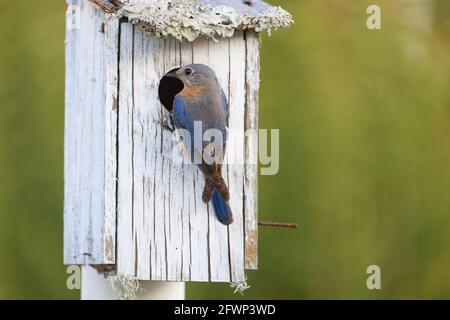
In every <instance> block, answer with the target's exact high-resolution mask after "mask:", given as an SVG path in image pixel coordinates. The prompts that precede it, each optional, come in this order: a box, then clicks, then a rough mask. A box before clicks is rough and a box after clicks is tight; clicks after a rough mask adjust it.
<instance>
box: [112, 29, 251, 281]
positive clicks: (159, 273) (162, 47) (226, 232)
mask: <svg viewBox="0 0 450 320" xmlns="http://www.w3.org/2000/svg"><path fill="white" fill-rule="evenodd" d="M120 44H121V46H120V47H121V50H120V84H119V88H120V92H119V148H118V150H119V162H118V173H119V176H118V178H119V179H118V181H119V183H118V230H117V231H118V237H117V241H118V243H117V248H118V250H117V269H118V272H122V273H127V274H134V275H136V276H138V278H140V279H151V280H167V281H223V282H227V281H240V280H243V279H244V230H245V227H244V200H243V199H244V195H243V192H244V178H245V177H244V174H245V170H244V165H243V163H244V161H243V158H244V154H245V147H244V131H243V129H244V127H245V116H244V114H245V105H246V104H245V100H246V94H245V87H246V85H245V82H246V56H245V55H246V43H245V39H244V36H243V34H242V33H241V34H239V35H238V36H237V37H236V38H233V39H224V40H222V41H219V42H214V41H212V40H208V39H199V40H197V41H195V42H194V43H193V44H191V43H181V42H179V41H177V40H175V39H173V38H168V39H158V38H154V37H149V36H148V35H146V34H145V32H144V31H143V29H141V28H140V27H138V26H133V25H131V24H128V23H122V24H121V39H120ZM192 62H194V63H204V64H207V65H209V66H210V67H212V68H213V69H214V70H215V71H216V73H217V76H218V78H219V81H220V82H221V84H222V86H223V88H224V91H225V92H226V93H227V94H228V98H229V101H230V109H231V117H230V129H238V134H237V135H232V138H231V139H232V140H230V141H229V142H228V145H227V148H228V150H231V151H228V152H227V154H229V153H234V154H238V155H240V157H241V161H240V162H238V163H236V164H233V165H230V166H225V169H224V176H225V179H227V180H228V183H229V187H230V191H231V199H232V200H231V206H232V210H233V214H234V223H233V224H232V225H231V226H230V227H225V226H223V225H221V224H220V223H219V222H218V220H217V219H216V218H215V215H214V209H213V208H212V207H211V206H210V205H206V204H204V203H203V202H202V201H201V194H202V191H203V186H204V178H203V176H202V174H201V173H200V172H199V170H198V169H197V168H196V167H195V166H194V165H192V164H183V165H178V164H175V163H174V162H173V160H172V153H173V152H174V151H173V150H174V148H176V143H177V142H176V140H175V138H174V137H175V136H174V134H173V133H172V132H171V131H170V130H168V129H167V128H166V127H165V126H166V125H167V124H168V123H169V115H168V113H167V111H166V110H165V109H164V108H163V107H162V106H161V104H160V103H159V100H158V96H157V90H158V84H159V80H160V79H161V77H162V76H163V74H164V73H165V72H167V71H168V70H170V69H172V68H173V67H177V66H180V64H190V63H192ZM179 152H181V151H179Z"/></svg>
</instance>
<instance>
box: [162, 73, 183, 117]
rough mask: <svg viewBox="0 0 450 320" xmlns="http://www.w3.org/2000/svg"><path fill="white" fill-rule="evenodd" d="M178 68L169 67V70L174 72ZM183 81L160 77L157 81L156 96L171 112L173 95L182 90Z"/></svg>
mask: <svg viewBox="0 0 450 320" xmlns="http://www.w3.org/2000/svg"><path fill="white" fill-rule="evenodd" d="M179 69H180V68H174V69H171V70H170V71H169V72H176V71H178V70H179ZM183 88H184V85H183V82H182V81H181V80H179V79H175V78H168V77H162V78H161V80H160V82H159V87H158V96H159V101H161V104H162V105H163V106H164V108H166V109H167V111H169V112H172V108H173V100H174V99H175V96H176V95H177V94H179V93H180V92H181V90H183Z"/></svg>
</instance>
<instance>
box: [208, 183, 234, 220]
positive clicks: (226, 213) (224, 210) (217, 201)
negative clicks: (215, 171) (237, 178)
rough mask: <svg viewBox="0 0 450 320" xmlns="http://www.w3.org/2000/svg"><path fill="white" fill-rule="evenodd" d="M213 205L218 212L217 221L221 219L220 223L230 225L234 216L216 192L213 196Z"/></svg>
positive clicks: (215, 191)
mask: <svg viewBox="0 0 450 320" xmlns="http://www.w3.org/2000/svg"><path fill="white" fill-rule="evenodd" d="M211 201H212V204H213V207H214V210H215V211H216V216H217V219H219V221H220V223H222V224H224V225H230V224H231V223H232V222H233V214H232V213H231V208H230V206H229V204H228V203H227V202H225V200H223V198H222V196H221V195H220V193H219V192H218V191H217V189H216V190H214V192H213V195H212V199H211Z"/></svg>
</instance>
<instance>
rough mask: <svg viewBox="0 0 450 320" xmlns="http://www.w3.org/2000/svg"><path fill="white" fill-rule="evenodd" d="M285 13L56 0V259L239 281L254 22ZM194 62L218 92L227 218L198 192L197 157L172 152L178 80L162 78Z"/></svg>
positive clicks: (248, 251) (147, 273) (254, 182)
mask: <svg viewBox="0 0 450 320" xmlns="http://www.w3.org/2000/svg"><path fill="white" fill-rule="evenodd" d="M291 23H292V18H291V16H290V14H289V13H287V12H286V11H284V10H283V9H281V8H279V7H273V6H271V5H269V4H267V3H266V2H263V1H243V0H189V1H188V0H178V1H177V0H172V1H167V0H128V1H126V0H123V1H119V0H110V1H107V0H91V1H86V0H69V1H68V9H67V38H66V105H65V107H66V118H65V204H64V262H65V264H68V265H69V264H75V265H99V266H105V265H108V266H109V265H110V266H114V267H115V270H116V271H117V273H122V274H125V275H130V276H135V277H137V278H138V279H141V280H157V281H211V282H213V281H214V282H230V281H232V282H238V281H242V280H244V279H245V274H244V271H245V269H256V268H257V263H258V262H257V240H258V216H257V214H258V212H257V209H258V208H257V204H258V197H257V194H258V188H257V186H258V172H257V168H258V166H257V158H258V138H257V137H258V136H257V132H256V130H257V129H258V90H259V46H260V40H259V36H258V32H260V31H263V30H267V31H269V32H270V30H272V29H277V28H281V27H287V26H289V25H290V24H291ZM192 63H200V64H205V65H207V66H209V67H210V68H212V69H213V70H214V71H215V73H216V75H217V78H218V80H219V83H220V85H221V86H222V88H223V91H224V92H225V95H226V96H227V99H228V103H229V110H230V117H229V124H228V128H229V130H230V132H231V131H233V134H230V135H229V140H228V142H227V149H226V155H225V157H226V158H227V159H228V160H230V159H231V158H233V159H234V161H229V162H228V164H227V165H224V166H223V168H222V170H223V172H222V174H223V176H224V179H225V181H226V182H227V184H228V187H229V190H230V202H229V204H230V206H231V209H232V211H233V216H234V222H233V223H232V224H230V225H229V226H224V225H223V224H221V223H220V222H219V221H218V220H217V219H216V218H215V216H214V213H213V212H212V210H213V209H212V208H211V205H210V204H205V203H204V202H203V201H202V191H203V187H204V185H205V178H204V176H203V175H202V173H201V172H200V170H199V169H198V168H197V167H196V166H195V165H192V164H186V163H184V162H183V163H181V164H180V163H176V162H175V161H174V160H173V159H174V154H177V153H178V152H179V150H177V148H178V144H177V138H176V136H177V135H176V132H174V131H173V130H171V125H170V111H171V110H170V108H171V103H170V102H171V101H173V99H174V96H175V95H176V94H177V93H179V92H180V91H181V89H182V88H181V87H180V84H179V83H176V82H170V81H161V79H162V78H163V75H164V74H165V73H167V72H168V71H170V70H173V69H175V68H178V67H180V66H184V65H188V64H192ZM236 159H237V160H236Z"/></svg>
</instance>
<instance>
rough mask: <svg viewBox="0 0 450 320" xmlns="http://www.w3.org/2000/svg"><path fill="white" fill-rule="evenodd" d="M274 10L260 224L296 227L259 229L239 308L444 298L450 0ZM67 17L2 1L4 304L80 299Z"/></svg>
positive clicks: (199, 288)
mask: <svg viewBox="0 0 450 320" xmlns="http://www.w3.org/2000/svg"><path fill="white" fill-rule="evenodd" d="M272 3H276V4H280V5H282V6H283V7H284V8H285V9H287V10H288V11H290V12H291V13H292V14H293V15H294V18H295V21H296V24H295V25H294V26H293V27H291V28H290V29H287V30H281V31H277V32H274V33H273V35H272V37H267V36H263V47H262V61H261V63H262V88H261V106H260V109H261V119H260V120H261V127H262V128H279V129H280V136H281V146H280V148H281V150H280V152H281V154H280V161H281V164H280V172H279V174H278V175H276V176H265V177H261V181H260V197H259V199H260V216H261V219H262V220H269V221H270V220H276V221H293V222H298V223H299V224H300V228H299V229H297V230H295V231H294V230H280V229H270V228H263V229H261V230H260V254H259V257H260V270H259V271H257V272H255V271H252V272H248V277H249V282H250V284H251V286H252V287H251V289H249V290H248V291H246V294H245V298H250V299H251V298H274V299H277V298H287V299H310V298H322V299H329V298H338V299H341V298H357V299H372V298H375V299H378V298H386V299H392V298H397V299H404V298H444V299H445V298H450V249H449V245H450V19H449V18H448V17H449V16H450V1H448V0H423V1H418V0H409V1H408V0H385V1H376V0H373V1H361V0H351V1H338V0H308V1H307V0H295V1H294V0H292V1H272ZM368 4H379V5H380V6H381V8H382V27H383V29H382V30H376V31H370V30H368V29H367V28H366V19H367V14H366V8H367V6H368ZM64 13H65V4H64V2H63V1H56V0H46V1H44V0H41V1H30V0H16V1H6V0H0V299H14V298H24V299H30V298H38V299H47V298H56V299H65V298H73V299H77V298H78V297H79V292H78V291H69V290H67V289H66V276H67V275H66V273H65V267H64V266H63V265H62V250H63V248H62V212H63V129H64V122H63V121H64V29H65V26H64V19H65V16H64ZM372 264H376V265H379V266H380V267H381V272H382V289H381V290H374V291H370V290H368V289H367V288H366V279H367V276H368V275H367V274H366V268H367V266H369V265H372ZM187 297H188V298H240V296H239V295H233V293H232V289H231V288H229V286H228V285H226V284H189V285H188V287H187Z"/></svg>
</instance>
